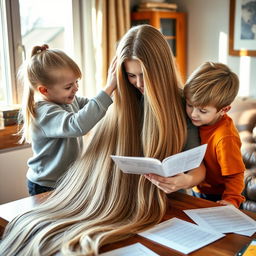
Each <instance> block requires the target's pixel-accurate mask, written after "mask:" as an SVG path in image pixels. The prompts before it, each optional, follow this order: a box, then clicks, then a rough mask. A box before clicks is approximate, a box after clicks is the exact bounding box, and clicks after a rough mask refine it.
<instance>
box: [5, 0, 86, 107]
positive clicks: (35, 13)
mask: <svg viewBox="0 0 256 256" xmlns="http://www.w3.org/2000/svg"><path fill="white" fill-rule="evenodd" d="M78 3H79V2H78V1H76V0H44V1H41V0H11V1H9V0H0V9H1V10H0V36H1V39H0V60H1V61H0V105H8V104H15V103H20V100H21V88H19V85H18V83H17V80H16V75H17V72H18V69H19V66H20V65H21V64H22V62H23V60H24V59H25V58H28V57H30V53H31V50H32V48H33V46H35V45H42V44H44V43H46V44H48V45H49V46H50V48H59V49H62V50H64V51H65V52H66V53H67V54H68V55H70V56H71V57H72V58H75V60H76V62H78V64H79V66H80V67H81V65H80V63H79V60H80V58H79V56H80V49H78V48H77V47H76V45H75V43H74V37H75V36H74V35H75V33H77V32H79V29H77V28H79V24H78V21H79V18H77V14H79V6H78ZM74 13H76V15H73V14H74ZM75 16H76V18H74V17H75ZM76 20H77V21H76ZM75 23H76V24H75ZM75 26H76V29H75V30H74V29H73V28H74V27H75ZM77 39H78V40H79V35H77V36H76V40H77ZM75 48H76V49H75Z"/></svg>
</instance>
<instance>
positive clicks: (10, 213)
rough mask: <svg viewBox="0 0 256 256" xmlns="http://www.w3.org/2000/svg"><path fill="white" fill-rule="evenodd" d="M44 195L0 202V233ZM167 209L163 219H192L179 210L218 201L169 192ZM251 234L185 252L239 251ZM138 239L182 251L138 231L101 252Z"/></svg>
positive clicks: (201, 255)
mask: <svg viewBox="0 0 256 256" xmlns="http://www.w3.org/2000/svg"><path fill="white" fill-rule="evenodd" d="M46 198H47V193H44V194H40V195H36V196H33V197H27V198H24V199H20V200H17V201H14V202H10V203H7V204H2V205H0V236H1V233H2V232H3V230H4V228H5V226H6V225H7V223H8V222H9V221H11V220H12V219H13V218H14V217H15V216H16V215H17V214H19V213H22V212H25V211H28V210H30V209H33V207H34V206H35V205H37V204H39V203H40V202H42V201H44V200H45V199H46ZM168 204H169V205H168V209H167V212H166V214H165V216H164V219H163V220H167V219H170V218H173V217H177V218H179V219H182V220H185V221H189V222H192V223H193V221H192V220H191V219H190V218H189V217H188V216H187V215H186V214H185V213H184V212H183V210H186V209H196V208H205V207H213V206H217V205H218V204H216V203H214V202H211V201H207V200H204V199H200V198H195V197H192V196H190V195H187V194H183V193H179V192H175V193H172V194H170V195H169V201H168ZM243 212H244V213H246V214H247V215H248V216H250V217H251V218H253V219H254V220H256V213H254V212H250V211H243ZM252 238H256V234H254V235H253V236H251V237H248V236H242V235H238V234H234V233H230V234H226V236H225V237H223V238H221V239H219V240H217V241H215V242H213V243H211V244H209V245H207V246H205V247H203V248H201V249H198V250H196V251H194V252H192V253H190V254H189V255H191V256H205V255H214V256H224V255H225V256H228V255H230V256H231V255H232V256H234V255H235V253H236V252H237V251H239V250H240V249H241V248H242V247H243V246H244V245H246V244H247V243H249V242H250V241H251V240H252ZM137 242H139V243H141V244H143V245H145V246H146V247H148V248H149V249H151V250H152V251H154V252H156V253H157V254H159V255H161V256H170V255H172V256H177V255H184V254H182V253H180V252H177V251H174V250H172V249H170V248H168V247H165V246H163V245H160V244H157V243H155V242H152V241H150V240H147V239H146V238H143V237H141V236H139V235H135V236H133V237H130V238H128V239H126V240H123V241H121V242H117V243H113V244H110V245H107V246H104V247H103V248H102V249H101V252H105V251H110V250H113V249H116V248H120V247H124V246H127V245H131V244H134V243H137Z"/></svg>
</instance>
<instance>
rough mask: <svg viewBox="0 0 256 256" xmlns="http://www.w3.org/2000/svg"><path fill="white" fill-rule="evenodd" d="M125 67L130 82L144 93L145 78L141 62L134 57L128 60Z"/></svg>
mask: <svg viewBox="0 0 256 256" xmlns="http://www.w3.org/2000/svg"><path fill="white" fill-rule="evenodd" d="M124 68H125V72H126V74H127V77H128V80H129V82H130V83H131V84H132V85H133V86H134V87H135V88H137V89H138V90H139V91H140V92H141V93H142V94H144V80H143V73H142V68H141V64H140V62H139V61H138V60H134V59H130V60H126V61H125V62H124Z"/></svg>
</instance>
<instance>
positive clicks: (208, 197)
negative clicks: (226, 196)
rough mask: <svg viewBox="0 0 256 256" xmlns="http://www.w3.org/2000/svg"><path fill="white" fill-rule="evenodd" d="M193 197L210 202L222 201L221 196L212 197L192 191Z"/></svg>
mask: <svg viewBox="0 0 256 256" xmlns="http://www.w3.org/2000/svg"><path fill="white" fill-rule="evenodd" d="M192 196H194V197H197V198H203V199H206V200H209V201H213V202H216V201H219V200H221V195H211V194H209V195H208V194H203V193H198V192H195V191H193V190H192Z"/></svg>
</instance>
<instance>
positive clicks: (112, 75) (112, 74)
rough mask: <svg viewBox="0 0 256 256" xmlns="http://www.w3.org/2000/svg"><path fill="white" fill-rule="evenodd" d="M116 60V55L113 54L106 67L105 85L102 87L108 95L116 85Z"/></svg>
mask: <svg viewBox="0 0 256 256" xmlns="http://www.w3.org/2000/svg"><path fill="white" fill-rule="evenodd" d="M116 60H117V57H116V56H115V57H114V58H113V60H112V62H111V64H110V67H109V69H108V78H107V84H106V87H105V88H104V89H103V90H104V91H105V93H107V94H108V95H109V96H111V94H112V93H113V91H114V90H115V89H116V87H117V79H116Z"/></svg>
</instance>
